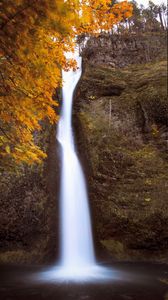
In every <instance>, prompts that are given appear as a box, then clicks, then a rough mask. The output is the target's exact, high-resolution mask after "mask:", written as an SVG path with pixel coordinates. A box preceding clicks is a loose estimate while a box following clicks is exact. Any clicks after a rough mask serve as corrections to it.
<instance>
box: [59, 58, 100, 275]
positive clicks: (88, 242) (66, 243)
mask: <svg viewBox="0 0 168 300" xmlns="http://www.w3.org/2000/svg"><path fill="white" fill-rule="evenodd" d="M76 60H77V64H78V69H77V70H76V71H73V70H71V71H68V72H65V71H63V104H62V113H61V117H60V121H59V124H58V135H57V139H58V141H59V142H60V144H61V147H62V174H61V192H60V202H61V262H60V263H61V266H62V268H64V269H65V271H67V272H69V273H71V272H72V273H74V272H79V273H80V272H82V271H83V270H84V269H86V268H88V267H89V266H93V265H94V264H95V258H94V249H93V240H92V230H91V222H90V214H89V206H88V198H87V190H86V184H85V179H84V175H83V171H82V168H81V165H80V162H79V160H78V157H77V154H76V151H75V147H74V139H73V132H72V124H71V116H72V104H73V92H74V89H75V87H76V85H77V83H78V81H79V79H80V76H81V57H79V56H78V57H76Z"/></svg>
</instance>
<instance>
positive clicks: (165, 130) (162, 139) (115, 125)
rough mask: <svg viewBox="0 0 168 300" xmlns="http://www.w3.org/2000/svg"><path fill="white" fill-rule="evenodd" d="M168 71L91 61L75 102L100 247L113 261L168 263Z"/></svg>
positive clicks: (154, 66)
mask: <svg viewBox="0 0 168 300" xmlns="http://www.w3.org/2000/svg"><path fill="white" fill-rule="evenodd" d="M103 48H104V47H103ZM102 51H103V53H104V50H102ZM121 60H122V58H121ZM166 66H167V64H166V61H160V62H155V63H149V64H143V65H132V66H129V67H126V68H123V69H118V68H112V67H110V66H109V67H108V66H107V65H102V64H101V65H98V63H97V65H96V66H95V65H93V64H90V63H88V61H87V62H86V63H85V68H84V74H83V77H82V80H81V82H80V85H79V88H78V91H77V94H76V99H75V105H74V129H75V132H76V140H77V146H78V151H79V155H80V156H81V160H82V161H83V164H84V167H85V172H86V174H87V178H88V189H89V197H90V202H91V207H92V213H93V217H94V229H95V231H96V234H97V238H96V239H97V241H98V243H100V244H101V245H102V246H103V247H104V248H105V249H106V250H107V251H108V252H109V253H111V254H112V257H113V258H119V259H137V258H138V259H144V258H149V259H158V260H160V259H163V260H164V258H165V257H166V255H167V254H166V252H167V249H168V228H167V224H168V203H167V199H168V101H167V87H166V74H167V71H166Z"/></svg>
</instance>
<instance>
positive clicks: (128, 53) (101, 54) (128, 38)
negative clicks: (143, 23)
mask: <svg viewBox="0 0 168 300" xmlns="http://www.w3.org/2000/svg"><path fill="white" fill-rule="evenodd" d="M166 47H167V37H166V32H165V33H164V32H159V33H155V32H154V33H149V34H148V33H145V34H124V35H117V34H113V35H110V36H109V35H108V34H107V35H106V34H102V35H100V36H99V37H92V38H90V39H89V41H88V42H87V45H86V47H85V48H84V51H83V56H84V57H85V58H87V60H88V61H89V62H90V63H91V64H94V65H100V64H106V65H111V66H112V67H114V66H115V67H125V66H128V65H130V64H143V63H147V62H150V61H154V60H158V59H160V60H161V59H165V58H166V56H167V49H166Z"/></svg>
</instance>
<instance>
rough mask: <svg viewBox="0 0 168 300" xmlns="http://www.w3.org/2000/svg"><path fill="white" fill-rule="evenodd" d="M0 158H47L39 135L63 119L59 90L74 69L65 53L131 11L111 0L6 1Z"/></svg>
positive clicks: (1, 19)
mask: <svg viewBox="0 0 168 300" xmlns="http://www.w3.org/2000/svg"><path fill="white" fill-rule="evenodd" d="M0 11H1V12H0V66H1V68H0V78H1V81H0V120H1V121H0V155H1V158H3V160H4V161H8V160H9V159H10V160H11V161H12V160H13V161H16V162H17V163H21V162H25V163H32V162H40V161H41V159H43V158H45V157H46V154H45V153H44V152H43V151H42V150H41V149H40V148H39V147H38V146H37V145H36V143H35V139H34V136H35V134H34V133H35V132H36V131H39V130H41V123H42V122H43V121H44V120H46V119H48V120H49V122H51V123H54V122H56V121H57V119H58V117H57V115H56V113H55V109H54V107H55V106H57V105H58V103H57V101H55V100H53V98H52V95H53V92H54V90H55V89H56V88H57V87H59V86H61V70H62V69H65V70H67V69H68V68H70V67H75V62H74V61H73V60H67V59H66V57H65V53H66V52H67V51H73V49H74V44H75V38H76V37H77V36H79V35H81V34H85V33H87V34H95V33H96V34H98V33H99V32H100V30H106V31H107V30H109V29H111V27H112V26H113V25H114V24H116V23H118V22H120V21H121V20H123V19H124V18H128V17H129V16H130V15H131V12H132V6H131V5H130V4H129V3H127V2H126V1H123V2H121V3H116V4H114V5H113V6H111V1H109V0H88V1H85V0H66V1H65V0H31V1H30V0H2V1H1V2H0Z"/></svg>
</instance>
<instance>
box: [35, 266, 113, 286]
mask: <svg viewBox="0 0 168 300" xmlns="http://www.w3.org/2000/svg"><path fill="white" fill-rule="evenodd" d="M114 277H115V278H117V277H118V276H117V275H116V272H115V271H114V270H112V269H110V268H106V267H103V266H100V265H89V266H85V267H71V266H70V267H63V266H60V267H59V266H57V267H52V268H50V269H48V270H46V271H44V272H42V273H40V274H39V280H42V281H43V280H44V281H73V282H81V281H84V282H86V281H87V282H88V281H89V282H92V281H101V282H102V281H109V280H111V279H114ZM117 279H118V278H117Z"/></svg>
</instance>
